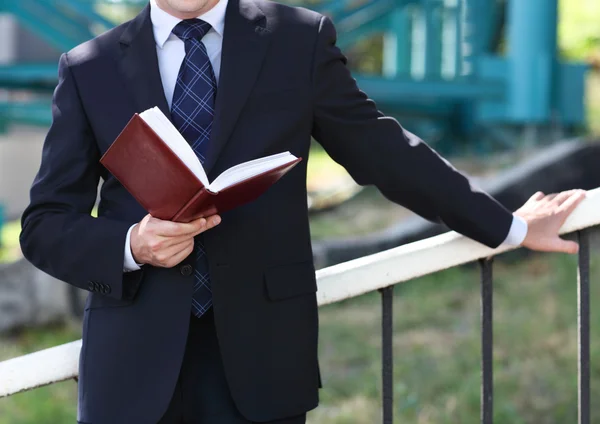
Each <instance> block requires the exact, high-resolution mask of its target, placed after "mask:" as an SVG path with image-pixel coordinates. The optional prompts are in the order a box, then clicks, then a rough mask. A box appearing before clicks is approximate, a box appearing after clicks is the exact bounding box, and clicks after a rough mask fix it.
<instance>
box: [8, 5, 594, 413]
mask: <svg viewBox="0 0 600 424" xmlns="http://www.w3.org/2000/svg"><path fill="white" fill-rule="evenodd" d="M146 3H147V2H146V1H143V0H95V1H94V0H0V360H4V359H8V358H12V357H16V356H19V355H22V354H25V353H28V352H33V351H37V350H40V349H43V348H46V347H51V346H55V345H58V344H61V343H65V342H68V341H72V340H76V339H79V338H80V337H81V324H80V321H79V320H80V317H81V313H82V305H83V299H84V298H85V293H80V292H78V291H76V289H72V288H70V287H69V286H68V285H66V284H63V283H61V282H58V281H55V280H53V279H52V278H50V277H49V276H47V275H44V274H42V273H41V272H39V271H37V270H35V269H34V268H33V267H32V266H31V265H29V264H28V263H27V262H26V261H25V260H23V259H22V255H21V253H20V250H19V247H18V235H19V231H20V224H19V221H18V220H19V216H20V214H21V213H22V211H23V209H24V208H25V206H26V205H27V203H28V189H29V186H30V184H31V182H32V180H33V177H34V175H35V172H36V171H37V169H38V166H39V161H40V154H41V147H42V143H43V140H44V136H45V133H46V131H47V129H48V127H49V125H50V122H51V114H50V103H51V95H52V90H53V89H54V87H55V85H56V82H57V62H58V58H59V56H60V54H61V52H64V51H67V50H69V49H71V48H72V47H74V46H76V45H77V44H79V43H81V42H83V41H85V40H87V39H90V38H92V37H93V36H95V35H97V34H99V33H101V32H103V31H105V30H107V29H109V28H111V27H113V26H115V25H117V24H119V23H121V22H124V21H126V20H128V19H130V18H132V17H133V16H135V15H136V14H137V13H138V12H139V11H140V10H141V8H142V7H143V6H145V4H146ZM285 3H289V4H293V5H301V6H305V7H309V8H312V9H315V10H317V11H319V12H321V13H324V14H327V15H328V16H330V17H331V18H332V19H333V21H334V23H335V24H336V27H337V29H338V33H339V34H338V35H339V40H338V44H339V46H340V47H341V48H342V49H343V51H344V52H345V54H346V55H347V56H348V59H349V66H350V67H351V69H352V71H353V73H354V75H355V77H356V79H357V81H358V84H359V86H360V87H361V89H363V90H364V91H365V92H366V93H367V94H368V95H369V96H370V97H371V98H373V99H374V100H375V101H376V102H377V103H378V105H379V108H380V109H381V110H382V111H383V112H385V113H386V114H389V115H392V116H394V117H396V118H397V119H398V120H399V121H400V122H401V123H402V124H403V125H404V126H405V127H406V128H407V129H409V130H410V131H412V132H414V133H416V134H418V135H420V136H421V137H422V138H423V139H425V140H426V141H427V142H428V143H430V145H432V146H433V147H434V148H435V149H437V150H438V151H439V152H440V153H442V154H443V155H444V156H446V157H447V158H449V159H450V160H451V162H452V163H454V164H455V165H456V166H457V167H458V168H459V169H461V170H462V171H464V172H465V173H467V174H468V175H469V176H470V177H471V178H472V180H473V182H474V183H475V184H478V185H481V186H482V187H483V188H485V189H486V190H488V191H489V192H490V193H492V194H493V195H494V196H496V197H497V198H498V199H499V200H500V201H501V202H502V203H504V204H505V205H506V206H507V207H509V208H511V209H512V210H514V209H516V208H517V207H518V206H520V205H521V204H522V203H523V202H524V201H525V200H526V199H527V198H528V197H529V196H530V195H531V194H533V193H534V192H535V191H537V190H543V191H545V192H554V191H559V190H564V189H569V188H574V187H581V188H587V189H591V188H595V187H598V186H600V147H599V146H600V143H598V138H597V137H598V135H599V134H600V2H598V0H305V1H301V0H288V1H285ZM307 184H308V187H309V196H308V199H307V201H308V202H309V205H310V213H311V230H312V234H313V242H314V253H315V260H316V263H317V265H318V267H319V268H322V267H326V266H329V265H332V264H335V263H339V262H342V261H346V260H350V259H353V258H357V257H360V256H364V255H366V254H370V253H374V252H378V251H381V250H384V249H388V248H390V247H394V246H398V245H402V244H405V243H409V242H412V241H415V240H419V239H422V238H425V237H429V236H432V235H436V234H440V233H442V232H444V231H446V230H447V229H446V228H444V227H442V226H436V225H433V224H430V223H428V222H425V221H424V220H422V219H420V218H419V217H417V216H415V215H413V214H412V213H411V212H409V211H407V210H405V209H403V208H401V207H399V206H396V205H393V204H391V203H390V202H388V201H387V200H385V199H384V198H383V197H382V196H381V195H380V194H379V193H378V192H377V191H376V190H375V189H373V188H370V187H365V188H363V187H359V186H357V185H356V184H355V183H354V181H353V180H352V179H351V178H350V177H349V176H348V174H347V173H346V172H345V171H344V170H343V169H342V168H341V167H340V166H338V165H337V164H336V163H334V162H333V161H332V160H331V159H330V158H329V157H328V156H327V154H326V153H325V152H324V151H323V150H322V149H321V148H320V146H319V145H318V144H316V143H315V144H314V146H313V148H312V150H311V155H310V158H309V177H308V181H307ZM599 240H600V238H599V237H598V236H595V237H593V240H592V241H593V243H592V244H593V252H592V274H591V275H592V276H594V275H598V274H595V273H594V271H596V272H597V271H599V270H600V269H599V268H600V267H599V266H598V265H599V263H600V248H599V246H600V242H599ZM497 263H498V265H497V267H496V268H495V282H496V286H495V317H494V325H495V328H494V331H495V333H494V337H495V345H494V377H495V419H496V421H495V422H496V423H500V424H509V423H510V424H519V423H535V424H546V423H548V424H550V423H560V424H565V423H574V422H576V421H577V361H576V358H577V332H576V325H577V304H576V300H577V290H576V284H575V281H576V280H575V278H574V277H575V275H576V268H577V262H576V258H574V257H568V256H565V255H534V254H528V253H527V252H523V251H518V252H513V253H510V254H505V255H502V256H501V257H500V258H498V261H497ZM478 278H479V277H478V270H477V268H475V267H472V266H464V267H460V268H455V269H453V270H450V271H446V272H442V273H438V274H435V275H433V276H430V277H426V278H421V279H419V280H417V281H412V282H409V283H406V284H403V285H400V286H399V287H397V289H396V291H395V298H394V308H395V310H396V314H395V316H394V348H395V362H394V365H395V370H394V376H395V378H394V393H395V401H396V404H395V415H396V419H397V422H401V423H418V424H434V423H435V424H440V423H461V424H462V423H477V422H479V403H480V372H481V370H480V338H479V337H480V322H479V319H480V316H479V314H480V310H479V286H478V284H477V282H478ZM593 283H594V281H592V289H591V290H592V305H593V304H594V301H595V299H597V298H598V295H600V287H598V285H594V284H593ZM380 319H381V311H380V307H379V298H378V297H377V295H376V294H370V295H365V296H362V297H360V298H357V299H353V300H348V301H344V302H341V303H338V304H335V305H331V306H327V307H324V308H321V310H320V320H321V336H320V349H321V362H322V363H321V369H322V373H323V379H324V385H325V388H324V389H323V390H322V392H321V399H322V404H321V406H320V407H319V408H318V409H317V410H316V411H314V412H312V413H311V414H310V415H309V422H310V423H312V424H317V423H318V424H345V423H375V422H378V421H379V420H380V414H381V405H380V398H381V396H380V392H381V388H380V384H381V383H380V373H381V359H380V355H381V353H380V347H381V342H380V333H379V328H380ZM598 324H600V312H599V311H598V310H597V309H594V308H593V307H592V329H594V328H597V325H598ZM591 354H592V365H591V367H592V368H591V373H592V399H597V398H598V396H600V386H599V383H600V340H599V338H598V337H595V334H594V332H593V330H592V345H591ZM76 400H77V397H76V383H75V382H73V381H69V382H63V383H60V384H56V385H53V386H50V387H45V388H41V389H37V390H35V391H32V392H28V393H23V394H19V395H16V396H13V397H10V398H5V399H0V424H33V423H36V424H37V423H53V424H63V423H65V424H66V423H72V422H74V420H75V411H76ZM592 422H594V423H600V405H599V404H598V403H594V402H592Z"/></svg>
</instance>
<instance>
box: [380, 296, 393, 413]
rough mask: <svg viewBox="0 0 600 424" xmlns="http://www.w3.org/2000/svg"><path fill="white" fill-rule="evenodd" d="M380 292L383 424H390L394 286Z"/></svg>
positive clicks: (391, 408)
mask: <svg viewBox="0 0 600 424" xmlns="http://www.w3.org/2000/svg"><path fill="white" fill-rule="evenodd" d="M380 292H381V336H382V340H381V342H382V346H381V364H382V366H381V374H382V375H381V377H382V386H383V390H382V392H383V395H382V398H383V399H382V400H383V424H392V423H393V420H394V353H393V345H392V333H393V331H392V330H393V314H394V310H393V300H394V286H390V287H386V288H384V289H381V290H380Z"/></svg>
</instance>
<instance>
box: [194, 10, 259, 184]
mask: <svg viewBox="0 0 600 424" xmlns="http://www.w3.org/2000/svg"><path fill="white" fill-rule="evenodd" d="M270 32H271V31H270V29H269V26H268V22H267V19H266V17H265V15H264V13H263V12H262V11H261V10H260V9H259V8H258V6H256V4H255V3H254V1H253V0H229V4H228V5H227V12H226V16H225V33H224V38H223V48H222V53H221V73H220V77H219V85H218V89H217V98H216V102H215V116H214V121H213V128H212V133H211V139H210V145H209V147H208V152H207V158H206V162H205V163H204V168H205V169H206V173H207V174H208V173H209V172H210V171H211V169H212V168H213V166H214V165H215V162H216V160H217V158H218V156H219V153H220V152H221V150H222V149H223V147H224V146H225V144H226V143H227V140H228V139H229V137H230V136H231V133H232V131H233V128H234V126H235V123H236V121H237V118H238V116H239V114H240V112H241V111H242V108H243V106H244V103H245V102H246V99H247V98H248V96H249V95H250V92H251V90H252V87H253V85H254V82H255V81H256V78H257V77H258V73H259V71H260V68H261V65H262V62H263V58H264V56H265V54H266V52H267V47H268V43H269V38H270V37H269V35H270Z"/></svg>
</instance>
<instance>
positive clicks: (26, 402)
mask: <svg viewBox="0 0 600 424" xmlns="http://www.w3.org/2000/svg"><path fill="white" fill-rule="evenodd" d="M599 264H600V254H595V255H594V262H593V267H592V276H593V279H594V280H595V279H596V278H595V276H598V275H600V274H599V272H600V266H599ZM478 281H479V274H478V270H477V268H476V267H474V266H470V267H462V268H456V269H452V270H449V271H445V272H441V273H438V274H435V275H432V276H428V277H425V278H420V279H418V280H416V281H412V282H409V283H405V284H402V285H399V286H397V288H396V291H395V299H394V310H395V315H394V324H395V326H394V349H395V351H394V353H395V355H394V357H395V363H394V366H395V369H394V375H395V383H394V390H395V396H396V405H395V413H396V422H397V423H418V424H445V423H453V424H454V423H456V424H470V423H473V424H475V423H478V422H479V418H478V417H479V390H480V381H479V378H480V362H479V361H480V354H479V352H480V350H479V349H480V348H479V331H480V327H479V285H478ZM591 290H592V295H591V298H592V302H593V301H594V299H598V298H599V297H600V286H599V285H594V284H592V288H591ZM494 295H495V299H494V302H495V304H494V313H495V316H494V325H495V334H494V337H495V345H494V375H495V395H496V397H495V415H496V421H495V422H496V423H497V424H520V423H536V424H554V423H556V424H565V423H573V422H576V412H577V391H576V384H577V378H576V375H577V374H576V372H577V362H576V358H577V335H576V323H577V308H576V300H577V290H576V258H575V257H570V256H565V255H554V254H552V255H540V256H534V257H533V258H532V259H529V260H526V261H522V262H518V263H517V264H509V263H508V262H507V261H506V260H498V261H497V264H496V267H495V293H494ZM320 322H321V337H320V340H321V343H320V357H321V368H322V372H323V378H324V384H325V388H324V389H323V390H322V392H321V399H322V403H321V406H320V407H319V408H318V409H317V410H315V411H313V412H311V413H310V415H309V422H310V423H311V424H363V423H364V424H372V423H376V422H379V421H378V420H379V417H380V373H381V369H380V366H381V361H380V353H381V352H380V346H381V341H380V304H379V297H378V295H377V294H370V295H366V296H363V297H360V298H357V299H352V300H348V301H345V302H342V303H339V304H335V305H331V306H328V307H325V308H321V311H320ZM599 324H600V310H599V309H598V308H592V329H596V328H598V325H599ZM78 337H79V329H78V328H77V327H73V326H67V327H59V328H50V329H45V330H35V331H32V330H28V331H25V332H23V333H21V334H19V335H18V336H14V337H13V338H12V339H11V340H4V344H3V345H2V344H0V346H5V349H0V356H2V357H4V358H6V357H12V356H16V355H19V354H22V353H26V352H30V351H34V350H38V349H40V348H44V347H48V346H52V345H56V344H59V343H63V342H66V341H69V340H73V339H76V338H78ZM7 346H10V348H6V347H7ZM591 351H592V383H593V385H592V389H593V391H592V399H597V398H598V396H599V395H600V390H599V387H598V384H597V382H598V381H599V380H600V338H598V337H594V334H592V349H591ZM75 402H76V386H75V383H74V382H65V383H61V384H58V385H55V386H52V387H47V388H42V389H38V390H35V391H32V392H29V393H23V394H19V395H16V396H14V397H11V398H9V399H2V400H0V424H29V423H31V424H33V423H36V424H37V423H40V422H44V423H53V424H63V423H64V424H67V423H71V422H73V420H74V417H75V415H74V414H75ZM592 407H593V408H594V409H593V412H592V422H600V405H599V404H597V403H595V402H592Z"/></svg>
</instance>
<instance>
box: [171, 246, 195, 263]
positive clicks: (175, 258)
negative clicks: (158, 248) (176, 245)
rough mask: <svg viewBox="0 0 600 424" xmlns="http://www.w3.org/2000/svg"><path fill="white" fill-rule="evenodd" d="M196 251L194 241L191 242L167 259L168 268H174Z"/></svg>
mask: <svg viewBox="0 0 600 424" xmlns="http://www.w3.org/2000/svg"><path fill="white" fill-rule="evenodd" d="M193 251H194V243H191V244H189V245H188V246H186V247H185V248H184V249H182V250H180V251H179V252H177V253H175V254H174V255H172V256H171V257H170V258H169V259H167V262H166V266H167V267H168V268H172V267H174V266H176V265H179V264H180V263H181V262H182V261H183V260H184V259H185V258H187V257H188V256H190V255H191V254H192V252H193Z"/></svg>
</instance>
